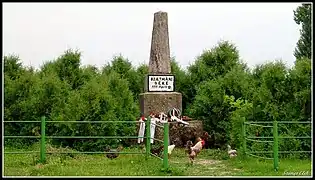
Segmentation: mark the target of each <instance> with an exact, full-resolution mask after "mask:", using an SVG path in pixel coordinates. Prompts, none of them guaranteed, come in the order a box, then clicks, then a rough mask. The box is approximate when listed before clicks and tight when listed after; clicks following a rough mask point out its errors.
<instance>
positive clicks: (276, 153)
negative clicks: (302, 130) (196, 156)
mask: <svg viewBox="0 0 315 180" xmlns="http://www.w3.org/2000/svg"><path fill="white" fill-rule="evenodd" d="M271 123H272V124H273V125H272V126H271V125H260V124H271ZM280 123H281V124H311V122H310V121H304V122H303V121H300V122H295V121H273V122H272V121H271V122H268V121H260V122H259V121H258V122H245V119H243V124H242V131H243V133H242V139H243V140H242V143H243V145H242V146H243V155H244V156H246V155H250V156H253V157H257V158H262V159H267V160H273V164H274V169H275V170H276V171H278V169H279V153H312V151H279V139H311V138H312V137H311V136H306V137H285V136H279V135H278V124H280ZM246 125H249V126H258V127H263V128H272V133H273V137H255V136H250V137H247V135H246ZM256 139H272V140H270V141H269V140H264V141H261V140H256ZM246 141H254V142H259V143H273V151H254V152H247V150H246V149H247V148H246ZM268 153H273V157H272V158H266V157H261V156H257V155H254V154H268Z"/></svg>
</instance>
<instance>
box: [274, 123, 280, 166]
mask: <svg viewBox="0 0 315 180" xmlns="http://www.w3.org/2000/svg"><path fill="white" fill-rule="evenodd" d="M278 162H279V158H278V122H277V121H274V122H273V166H274V169H275V171H278V169H279V165H278Z"/></svg>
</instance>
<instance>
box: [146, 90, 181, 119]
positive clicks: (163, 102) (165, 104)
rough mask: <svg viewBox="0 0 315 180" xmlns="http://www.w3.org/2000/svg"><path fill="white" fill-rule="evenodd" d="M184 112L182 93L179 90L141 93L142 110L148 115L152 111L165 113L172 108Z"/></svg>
mask: <svg viewBox="0 0 315 180" xmlns="http://www.w3.org/2000/svg"><path fill="white" fill-rule="evenodd" d="M174 107H175V108H177V109H179V110H180V111H181V112H182V94H181V93H178V92H146V93H141V94H140V111H141V113H142V114H143V115H144V116H145V117H147V116H149V115H150V113H151V112H153V113H157V114H159V113H160V112H164V113H165V114H166V113H167V112H168V110H170V109H171V108H174Z"/></svg>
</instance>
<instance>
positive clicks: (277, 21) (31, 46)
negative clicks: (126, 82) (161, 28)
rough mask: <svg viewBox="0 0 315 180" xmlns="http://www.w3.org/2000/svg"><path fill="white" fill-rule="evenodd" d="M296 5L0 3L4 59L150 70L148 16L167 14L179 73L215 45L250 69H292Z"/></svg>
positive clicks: (150, 24)
mask: <svg viewBox="0 0 315 180" xmlns="http://www.w3.org/2000/svg"><path fill="white" fill-rule="evenodd" d="M299 5H300V4H298V3H3V52H4V55H9V54H16V55H19V57H20V58H21V60H22V62H23V64H24V65H27V66H29V65H31V66H33V67H35V68H39V67H40V66H41V65H43V63H44V62H46V61H50V60H54V59H56V58H58V56H60V55H62V54H63V52H64V51H65V50H67V49H69V48H73V49H79V50H80V51H81V52H82V60H81V62H82V64H83V65H87V64H90V65H96V66H97V67H101V66H103V65H105V64H107V63H108V62H110V61H111V60H112V59H113V57H114V56H116V55H119V54H121V55H123V56H124V57H126V58H128V60H129V61H131V62H132V64H133V65H135V66H138V65H140V64H141V63H146V64H148V63H149V59H150V45H151V34H152V27H153V17H154V13H155V12H158V11H165V12H167V13H168V24H169V36H170V37H169V38H170V51H171V56H175V58H176V60H177V61H178V63H179V64H180V65H181V66H182V67H183V68H186V67H188V66H189V65H190V64H192V63H193V62H194V60H195V59H196V57H197V56H198V55H200V54H201V53H202V52H203V51H204V50H206V49H211V48H213V47H214V46H215V45H217V44H218V42H219V41H220V40H228V41H230V42H232V43H234V44H235V45H236V46H237V48H238V50H239V53H240V57H241V59H242V60H243V61H244V62H246V63H247V64H248V65H249V67H253V66H254V65H256V64H262V63H266V62H270V61H274V60H276V59H282V60H283V62H285V63H286V64H287V65H288V66H292V65H293V63H294V61H295V58H294V56H293V51H294V49H295V47H296V42H297V41H298V39H299V37H300V32H299V29H300V27H299V25H297V24H296V23H295V22H294V20H293V10H295V9H296V8H297V7H298V6H299Z"/></svg>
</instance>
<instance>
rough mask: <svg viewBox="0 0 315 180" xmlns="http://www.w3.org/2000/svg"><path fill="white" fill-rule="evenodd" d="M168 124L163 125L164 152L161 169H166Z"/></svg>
mask: <svg viewBox="0 0 315 180" xmlns="http://www.w3.org/2000/svg"><path fill="white" fill-rule="evenodd" d="M168 130H169V129H168V122H166V123H164V151H163V168H164V169H165V170H166V169H167V168H168V137H169V133H168V132H169V131H168Z"/></svg>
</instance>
